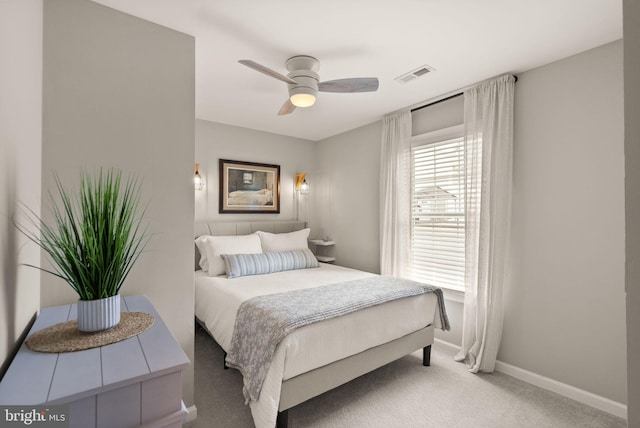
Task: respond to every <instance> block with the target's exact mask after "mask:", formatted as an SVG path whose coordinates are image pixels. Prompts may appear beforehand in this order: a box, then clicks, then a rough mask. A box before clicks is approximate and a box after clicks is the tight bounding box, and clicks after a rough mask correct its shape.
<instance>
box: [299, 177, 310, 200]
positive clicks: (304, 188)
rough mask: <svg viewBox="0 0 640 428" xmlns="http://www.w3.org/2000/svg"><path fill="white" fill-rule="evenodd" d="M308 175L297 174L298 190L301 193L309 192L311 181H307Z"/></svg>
mask: <svg viewBox="0 0 640 428" xmlns="http://www.w3.org/2000/svg"><path fill="white" fill-rule="evenodd" d="M306 176H307V174H306V173H297V174H296V190H297V191H298V192H300V194H301V195H306V194H307V193H309V183H307V179H306Z"/></svg>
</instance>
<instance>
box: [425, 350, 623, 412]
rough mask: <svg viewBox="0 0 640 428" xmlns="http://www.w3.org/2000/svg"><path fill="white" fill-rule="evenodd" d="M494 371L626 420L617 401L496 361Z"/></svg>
mask: <svg viewBox="0 0 640 428" xmlns="http://www.w3.org/2000/svg"><path fill="white" fill-rule="evenodd" d="M434 342H435V344H436V345H437V346H438V347H440V348H446V349H448V350H449V351H452V352H455V353H457V352H458V351H460V347H459V346H457V345H454V344H452V343H449V342H445V341H444V340H441V339H434ZM496 370H497V371H499V372H501V373H504V374H507V375H509V376H513V377H515V378H516V379H520V380H522V381H524V382H527V383H530V384H532V385H535V386H538V387H540V388H543V389H547V390H549V391H552V392H555V393H556V394H560V395H562V396H564V397H567V398H571V399H572V400H575V401H578V402H580V403H582V404H586V405H587V406H591V407H595V408H596V409H599V410H602V411H604V412H607V413H611V414H612V415H615V416H618V417H620V418H623V419H627V406H626V405H625V404H622V403H618V402H617V401H613V400H610V399H608V398H605V397H602V396H600V395H596V394H593V393H591V392H589V391H585V390H583V389H580V388H576V387H574V386H571V385H567V384H566V383H562V382H558V381H557V380H554V379H551V378H548V377H545V376H542V375H539V374H536V373H533V372H530V371H528V370H525V369H521V368H519V367H516V366H512V365H511V364H507V363H503V362H502V361H496Z"/></svg>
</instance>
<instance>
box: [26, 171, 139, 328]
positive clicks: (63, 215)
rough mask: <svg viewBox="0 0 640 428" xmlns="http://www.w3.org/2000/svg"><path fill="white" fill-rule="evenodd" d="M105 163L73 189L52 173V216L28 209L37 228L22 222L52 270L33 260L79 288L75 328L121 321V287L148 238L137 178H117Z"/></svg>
mask: <svg viewBox="0 0 640 428" xmlns="http://www.w3.org/2000/svg"><path fill="white" fill-rule="evenodd" d="M121 175H122V174H121V172H120V171H118V170H114V169H109V170H108V171H106V172H103V171H102V170H100V172H99V173H98V174H96V175H94V176H90V175H89V174H88V173H86V172H83V173H82V174H81V177H80V189H79V191H78V192H77V194H71V193H70V192H69V191H68V190H67V189H65V188H64V186H63V185H62V182H61V181H60V179H59V177H58V176H57V175H55V174H54V178H55V183H56V187H57V190H58V196H59V202H57V203H56V201H55V200H54V198H53V196H52V195H51V194H50V200H51V206H52V214H53V220H52V222H51V224H47V223H45V222H44V221H43V220H42V219H41V218H39V217H38V216H37V215H35V214H34V213H33V211H31V212H30V215H29V216H28V218H29V219H30V222H31V223H32V225H33V226H34V227H35V230H37V231H38V232H39V233H33V232H29V231H28V230H26V229H24V228H20V229H21V230H22V231H23V233H25V234H26V235H27V237H28V238H29V239H31V240H32V241H34V242H35V243H36V244H38V245H39V246H40V247H41V248H42V249H43V250H44V251H45V252H46V253H47V254H48V256H49V258H50V260H51V262H52V265H53V270H48V269H44V268H42V267H38V266H32V265H30V266H32V267H35V268H38V269H40V270H43V271H45V272H48V273H50V274H53V275H55V276H57V277H59V278H62V279H63V280H64V281H66V282H67V283H68V284H69V285H70V286H71V288H73V289H74V290H75V291H76V293H78V296H79V300H78V329H79V330H80V331H82V332H96V331H101V330H106V329H109V328H112V327H115V326H117V325H118V323H119V322H120V294H119V292H120V288H121V287H122V284H123V283H124V280H125V279H126V277H127V275H128V274H129V272H130V271H131V268H132V267H133V265H134V263H135V262H136V260H137V259H138V257H139V256H140V253H141V252H142V250H143V249H144V247H145V246H146V244H147V242H148V238H149V237H148V234H147V229H146V226H145V227H143V226H142V215H143V214H144V209H141V207H140V205H139V196H140V182H139V181H138V180H137V179H131V178H129V179H127V180H126V182H124V183H122V182H121Z"/></svg>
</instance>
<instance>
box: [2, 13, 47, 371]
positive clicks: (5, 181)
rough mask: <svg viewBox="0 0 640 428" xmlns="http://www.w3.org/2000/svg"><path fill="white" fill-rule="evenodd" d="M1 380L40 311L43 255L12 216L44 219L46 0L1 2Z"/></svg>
mask: <svg viewBox="0 0 640 428" xmlns="http://www.w3.org/2000/svg"><path fill="white" fill-rule="evenodd" d="M0 58H1V59H0V61H1V62H2V65H1V66H0V94H2V95H0V376H2V374H3V368H4V367H5V365H6V364H8V363H9V361H8V357H9V356H10V355H11V353H12V352H13V351H14V349H15V348H16V345H17V340H18V339H19V337H20V335H21V334H22V333H23V331H24V330H25V329H26V327H27V325H28V323H29V321H30V320H31V319H32V318H33V317H34V315H35V314H36V311H37V310H38V309H39V306H40V273H39V271H38V270H36V269H33V268H28V267H25V266H20V265H21V264H23V263H30V264H34V265H37V264H38V263H39V260H40V252H39V251H38V248H37V247H36V246H32V245H25V243H26V242H27V240H26V238H25V237H24V236H23V235H21V234H19V233H18V232H17V230H16V229H15V228H14V226H13V223H12V221H11V216H12V215H13V213H14V211H15V210H16V208H17V207H19V204H25V205H27V206H28V207H30V208H31V209H33V210H34V212H35V213H36V214H39V213H40V162H41V145H42V113H41V112H42V0H12V1H2V2H0Z"/></svg>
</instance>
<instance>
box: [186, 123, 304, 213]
mask: <svg viewBox="0 0 640 428" xmlns="http://www.w3.org/2000/svg"><path fill="white" fill-rule="evenodd" d="M314 153H315V143H314V142H313V141H309V140H303V139H299V138H293V137H286V136H283V135H277V134H271V133H268V132H263V131H256V130H253V129H247V128H241V127H237V126H230V125H224V124H221V123H215V122H209V121H206V120H200V119H198V120H196V149H195V159H196V162H198V163H200V174H201V175H202V177H203V178H204V179H205V181H206V186H205V188H204V189H203V190H201V191H197V192H196V196H195V219H196V222H197V221H212V220H215V221H245V220H254V221H255V220H258V221H262V220H265V221H273V220H292V219H295V218H296V209H297V204H296V200H295V195H294V193H295V192H294V184H295V176H296V173H298V172H301V173H307V174H308V175H307V181H308V182H309V183H310V186H311V189H312V190H311V192H310V194H309V195H308V196H309V197H303V198H301V199H300V204H299V217H300V220H306V221H308V222H309V223H311V215H312V213H311V212H310V209H309V208H310V203H311V201H310V197H313V194H314V192H315V189H314V187H315V179H316V177H315V174H314V171H313V165H314ZM219 159H231V160H239V161H247V162H256V163H266V164H272V165H280V214H219V213H218V190H219V172H218V161H219Z"/></svg>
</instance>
